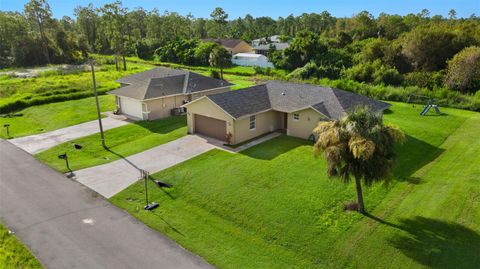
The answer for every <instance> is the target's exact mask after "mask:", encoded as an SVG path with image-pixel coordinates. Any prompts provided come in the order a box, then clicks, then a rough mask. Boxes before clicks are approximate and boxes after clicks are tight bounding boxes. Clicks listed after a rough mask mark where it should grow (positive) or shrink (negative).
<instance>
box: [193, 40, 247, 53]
mask: <svg viewBox="0 0 480 269" xmlns="http://www.w3.org/2000/svg"><path fill="white" fill-rule="evenodd" d="M202 41H203V42H215V43H218V44H220V45H221V46H222V47H224V48H225V49H226V50H228V52H230V54H232V55H234V54H237V53H248V52H252V47H251V46H250V45H249V44H248V43H247V42H245V41H243V40H241V39H217V38H206V39H202Z"/></svg>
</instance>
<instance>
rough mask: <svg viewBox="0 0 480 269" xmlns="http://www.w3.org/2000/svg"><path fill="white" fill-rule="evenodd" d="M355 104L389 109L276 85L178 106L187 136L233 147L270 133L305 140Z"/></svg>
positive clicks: (350, 96)
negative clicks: (321, 123) (184, 112)
mask: <svg viewBox="0 0 480 269" xmlns="http://www.w3.org/2000/svg"><path fill="white" fill-rule="evenodd" d="M358 105H366V106H369V107H370V108H371V109H372V110H373V111H375V112H378V113H382V112H383V110H385V109H387V108H388V107H390V104H388V103H384V102H381V101H376V100H373V99H370V98H368V97H366V96H362V95H359V94H355V93H351V92H347V91H343V90H339V89H332V88H328V87H322V86H317V85H311V84H299V83H290V82H280V81H270V82H268V83H266V84H261V85H256V86H252V87H249V88H245V89H241V90H236V91H229V92H225V93H219V94H213V95H208V96H203V97H202V98H199V99H197V100H195V101H192V102H190V103H188V104H185V105H184V107H186V108H187V123H188V132H189V133H199V134H202V135H205V136H209V137H213V138H216V139H219V140H222V141H226V142H227V143H230V144H232V145H234V144H238V143H241V142H244V141H246V140H249V139H252V138H255V137H257V136H260V135H262V134H265V133H269V132H273V131H282V132H284V133H286V134H287V135H290V136H295V137H300V138H305V139H308V138H309V137H310V136H311V134H312V130H313V129H314V128H315V127H316V126H317V124H318V122H319V121H323V120H332V119H340V118H342V117H343V116H344V115H345V114H346V112H348V111H349V110H351V109H353V108H354V107H355V106H358Z"/></svg>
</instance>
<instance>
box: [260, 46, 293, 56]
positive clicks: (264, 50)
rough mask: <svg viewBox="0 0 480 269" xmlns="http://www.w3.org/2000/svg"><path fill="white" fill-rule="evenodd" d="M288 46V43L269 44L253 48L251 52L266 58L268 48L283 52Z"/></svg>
mask: <svg viewBox="0 0 480 269" xmlns="http://www.w3.org/2000/svg"><path fill="white" fill-rule="evenodd" d="M288 46H290V44H289V43H270V44H260V45H257V46H254V47H253V51H254V52H255V53H257V54H262V55H265V56H267V57H268V52H269V51H270V48H273V49H274V50H284V49H286V48H288Z"/></svg>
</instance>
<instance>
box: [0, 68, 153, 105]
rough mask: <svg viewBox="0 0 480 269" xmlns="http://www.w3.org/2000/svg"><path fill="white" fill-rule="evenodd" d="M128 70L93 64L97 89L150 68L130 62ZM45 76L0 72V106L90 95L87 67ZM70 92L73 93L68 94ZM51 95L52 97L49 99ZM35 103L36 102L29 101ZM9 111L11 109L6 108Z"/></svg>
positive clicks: (106, 88) (100, 90) (89, 79)
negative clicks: (20, 76) (12, 74)
mask: <svg viewBox="0 0 480 269" xmlns="http://www.w3.org/2000/svg"><path fill="white" fill-rule="evenodd" d="M127 67H128V70H127V71H115V67H114V65H112V64H103V65H101V66H97V67H96V73H95V77H96V80H97V90H98V91H99V92H100V93H105V92H107V91H109V90H113V89H116V88H118V87H119V85H120V84H119V83H117V82H115V80H116V79H118V78H121V77H125V76H127V75H131V74H135V73H138V72H141V71H144V70H148V69H151V68H152V66H151V65H146V64H133V63H132V64H130V65H127ZM47 74H48V75H47V76H40V77H37V78H13V77H12V78H10V77H8V76H0V108H1V107H3V106H7V105H9V104H12V103H15V102H19V101H22V102H27V103H31V102H33V101H34V100H44V101H42V103H43V104H45V103H53V102H55V101H58V100H55V98H58V97H63V98H65V99H64V100H67V99H66V98H68V99H79V98H77V97H75V98H74V97H73V96H77V95H79V96H80V97H85V96H93V92H92V87H93V86H92V75H91V73H90V70H85V71H83V72H77V73H74V74H61V73H60V74H59V73H57V72H48V73H47ZM69 96H72V98H70V97H69ZM50 99H51V100H50ZM32 104H33V105H35V104H36V103H32ZM8 111H10V110H8Z"/></svg>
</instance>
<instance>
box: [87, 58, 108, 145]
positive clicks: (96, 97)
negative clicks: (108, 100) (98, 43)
mask: <svg viewBox="0 0 480 269" xmlns="http://www.w3.org/2000/svg"><path fill="white" fill-rule="evenodd" d="M88 62H89V63H90V67H91V68H92V80H93V93H94V95H95V102H96V104H97V116H98V125H99V126H100V136H101V137H102V146H103V147H104V148H107V146H106V145H105V136H104V135H103V126H102V115H101V114H100V104H99V103H98V93H97V81H96V80H95V67H94V66H93V59H89V61H88Z"/></svg>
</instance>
